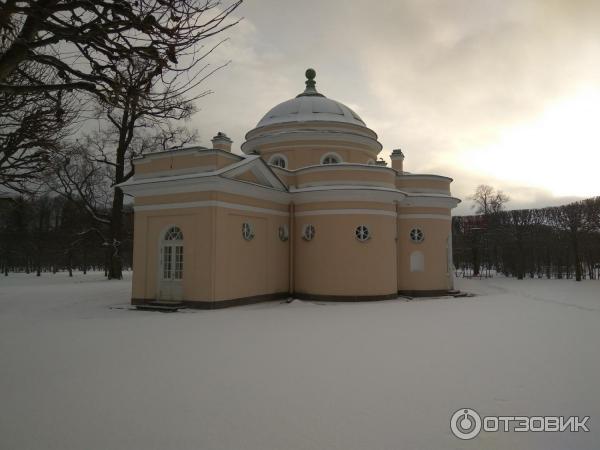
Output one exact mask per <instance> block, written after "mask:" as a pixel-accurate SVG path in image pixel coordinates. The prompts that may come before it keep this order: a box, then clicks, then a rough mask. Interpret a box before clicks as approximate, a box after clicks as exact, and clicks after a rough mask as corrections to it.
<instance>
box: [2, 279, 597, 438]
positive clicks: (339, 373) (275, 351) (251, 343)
mask: <svg viewBox="0 0 600 450" xmlns="http://www.w3.org/2000/svg"><path fill="white" fill-rule="evenodd" d="M458 287H459V288H460V289H463V290H466V291H469V292H473V293H476V294H478V295H477V296H476V297H472V298H460V299H453V298H452V299H427V300H414V301H406V300H402V299H399V300H393V301H385V302H376V303H345V304H341V303H332V304H320V303H310V302H297V301H295V302H292V303H290V304H287V303H281V302H271V303H263V304H258V305H253V306H245V307H238V308H232V309H226V310H216V311H189V310H187V311H182V312H179V313H174V314H162V313H153V312H140V311H131V310H128V309H115V308H112V307H115V306H119V305H120V306H123V305H125V304H126V303H127V302H128V298H129V290H130V281H129V278H128V279H127V280H124V281H122V282H111V281H105V280H104V279H103V277H102V275H101V274H88V275H85V276H84V275H77V276H75V277H74V278H73V279H69V278H68V277H67V276H66V275H65V274H57V275H52V274H44V275H43V276H42V277H41V278H36V277H35V276H32V275H11V276H9V277H8V278H4V277H2V279H0V448H1V449H7V450H18V449H60V450H65V449H77V450H83V449H85V450H92V449H98V450H105V449H128V450H132V449H144V450H149V449H160V450H166V449H223V450H237V449H256V450H279V449H281V450H295V449H315V450H316V449H340V450H342V449H343V450H351V449H357V450H378V449H390V450H391V449H427V450H432V449H459V448H467V449H483V448H485V449H557V450H558V449H560V450H565V449H598V448H600V282H597V281H584V282H581V283H576V282H574V281H570V280H524V281H517V280H512V279H503V278H495V279H491V280H458ZM463 407H470V408H474V409H475V410H477V411H478V412H479V413H480V414H481V415H485V416H489V415H504V416H518V415H538V416H539V415H579V416H586V415H589V416H591V419H590V422H588V425H589V428H590V432H588V433H582V432H580V433H515V432H512V433H505V432H498V433H482V434H480V435H479V436H478V437H477V438H475V439H474V440H472V441H461V440H459V439H457V438H455V437H454V436H452V435H451V433H450V428H449V419H450V416H451V414H452V413H453V412H454V411H455V410H457V409H459V408H463Z"/></svg>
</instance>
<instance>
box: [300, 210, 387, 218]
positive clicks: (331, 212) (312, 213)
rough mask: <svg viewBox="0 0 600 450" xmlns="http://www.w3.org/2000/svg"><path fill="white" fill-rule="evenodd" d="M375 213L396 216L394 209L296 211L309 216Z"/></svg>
mask: <svg viewBox="0 0 600 450" xmlns="http://www.w3.org/2000/svg"><path fill="white" fill-rule="evenodd" d="M351 214H360V215H373V216H388V217H396V213H395V212H394V211H386V210H384V209H367V208H360V209H316V210H311V211H300V212H297V213H295V214H294V215H295V216H296V217H308V216H333V215H351Z"/></svg>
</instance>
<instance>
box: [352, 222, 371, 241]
mask: <svg viewBox="0 0 600 450" xmlns="http://www.w3.org/2000/svg"><path fill="white" fill-rule="evenodd" d="M354 235H355V236H356V239H358V240H359V241H360V242H366V241H368V240H369V239H371V232H370V231H369V229H368V228H367V227H366V226H365V225H359V226H357V227H356V230H354Z"/></svg>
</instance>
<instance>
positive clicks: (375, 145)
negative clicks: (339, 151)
mask: <svg viewBox="0 0 600 450" xmlns="http://www.w3.org/2000/svg"><path fill="white" fill-rule="evenodd" d="M307 140H310V141H321V142H326V141H338V142H344V141H347V142H351V143H354V144H359V145H364V146H366V147H368V148H369V149H372V151H373V152H374V153H375V154H379V152H380V151H381V150H382V149H383V146H382V145H381V143H380V142H379V141H378V140H377V136H375V137H371V136H366V135H364V134H359V133H353V132H351V131H350V132H349V131H346V130H344V131H341V130H340V131H338V130H333V129H332V130H327V129H323V130H314V129H304V130H298V129H291V130H290V129H288V130H281V131H279V130H277V131H274V132H273V133H272V134H270V133H264V134H260V135H258V136H253V137H248V135H246V141H245V142H244V143H243V144H242V146H241V149H242V152H244V153H245V154H247V155H248V154H250V153H251V152H252V151H254V150H260V147H263V146H264V145H267V144H278V143H281V144H284V143H285V142H290V141H307ZM325 145H328V144H325Z"/></svg>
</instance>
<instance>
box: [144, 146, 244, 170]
mask: <svg viewBox="0 0 600 450" xmlns="http://www.w3.org/2000/svg"><path fill="white" fill-rule="evenodd" d="M205 152H206V154H203V153H204V152H203V151H202V150H198V151H197V152H193V153H184V154H178V153H177V151H173V152H172V153H166V154H164V155H161V156H155V157H152V156H149V157H147V158H145V159H140V160H137V161H135V163H134V164H135V173H136V174H139V175H144V174H151V173H160V172H165V171H170V170H173V171H176V170H184V169H192V168H194V167H198V168H203V167H208V168H215V169H220V168H222V167H225V166H228V165H230V164H233V163H235V162H237V161H239V160H240V159H241V157H238V156H229V155H227V154H223V153H221V152H211V151H210V150H207V151H205Z"/></svg>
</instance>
